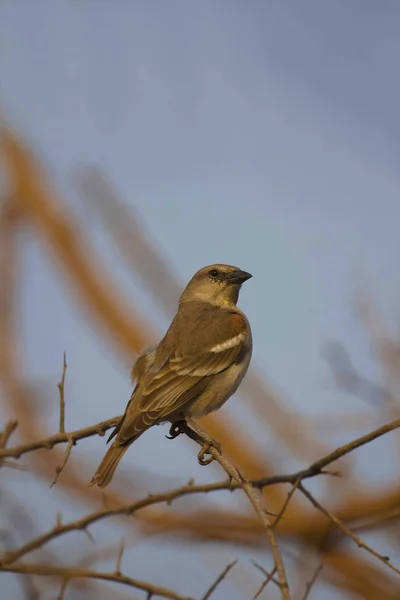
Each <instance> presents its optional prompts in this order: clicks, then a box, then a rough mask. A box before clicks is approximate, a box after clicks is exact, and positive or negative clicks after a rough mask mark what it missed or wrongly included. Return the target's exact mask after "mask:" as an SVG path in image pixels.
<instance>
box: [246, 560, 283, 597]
mask: <svg viewBox="0 0 400 600" xmlns="http://www.w3.org/2000/svg"><path fill="white" fill-rule="evenodd" d="M252 563H253V565H254V566H255V567H257V569H259V570H260V571H261V573H263V574H264V575H266V576H267V577H266V579H265V580H264V581H263V582H262V584H261V586H260V587H259V589H258V590H257V592H256V593H255V595H254V596H253V600H257V598H258V597H259V596H261V594H262V593H263V591H264V589H265V588H266V587H267V585H268V584H269V582H270V581H273V582H274V583H276V584H278V582H277V581H276V579H274V575H275V573H276V566H274V568H273V569H272V571H271V573H268V572H267V571H266V570H265V569H264V568H263V567H262V566H261V565H259V564H258V563H256V562H255V561H254V560H253V561H252ZM278 585H279V584H278Z"/></svg>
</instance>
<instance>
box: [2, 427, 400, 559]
mask: <svg viewBox="0 0 400 600" xmlns="http://www.w3.org/2000/svg"><path fill="white" fill-rule="evenodd" d="M113 421H114V423H115V422H118V418H115V419H114V420H113ZM104 426H106V428H107V429H108V428H109V427H111V426H113V425H110V421H105V422H103V423H99V424H98V425H94V426H93V427H87V428H86V429H81V430H78V431H76V432H74V433H71V434H69V435H70V436H71V438H72V439H81V438H80V437H79V436H83V437H88V436H89V435H95V434H96V433H97V434H98V433H99V431H102V430H105V429H104ZM399 426H400V420H399V419H397V420H396V421H393V422H392V423H389V424H388V425H385V426H384V427H381V428H380V429H377V430H375V431H372V432H371V433H369V434H367V435H365V436H362V437H360V438H358V440H354V441H353V442H350V444H346V445H345V446H342V447H341V448H338V449H337V450H335V451H334V452H332V453H330V454H328V455H327V456H326V457H324V458H322V459H320V460H319V461H317V462H315V463H313V464H312V465H311V466H310V467H308V469H304V470H302V471H298V472H297V473H291V474H288V475H275V476H272V477H264V478H261V479H255V480H252V481H251V482H250V484H251V485H252V486H253V488H259V489H262V488H264V487H267V486H270V485H274V484H279V483H292V484H293V485H295V483H296V481H298V480H299V479H300V481H303V480H304V479H307V478H310V477H314V476H316V475H318V474H319V473H324V471H323V467H326V466H327V465H329V464H330V463H331V462H333V461H335V460H337V459H338V458H340V457H341V456H343V455H345V454H347V453H349V452H351V451H353V450H355V449H356V448H358V447H359V446H362V445H364V444H366V443H367V442H368V440H369V441H371V440H373V439H376V438H377V437H379V436H380V435H384V434H385V433H387V432H388V431H392V430H393V429H395V428H396V427H399ZM59 435H61V434H56V436H53V439H54V437H57V436H59ZM62 435H63V436H66V435H67V434H62ZM50 439H52V438H48V440H50ZM63 441H64V440H63ZM55 443H59V442H55ZM39 444H40V442H39ZM39 447H42V446H39ZM17 448H18V451H20V450H19V449H20V448H22V447H21V446H20V447H17ZM1 452H2V451H1V450H0V457H1ZM215 452H217V451H215ZM235 474H236V471H235ZM229 477H230V479H229V480H227V481H226V480H225V481H220V482H217V483H209V484H204V485H194V484H193V483H192V481H190V482H189V483H188V484H187V485H184V486H182V487H180V488H177V489H175V490H172V491H169V492H165V493H161V494H153V495H150V496H147V497H146V498H142V499H141V500H138V501H136V502H132V503H130V504H124V505H122V506H118V507H115V506H113V507H107V506H106V507H104V508H103V509H101V510H99V511H97V512H93V513H91V514H89V515H87V516H86V517H83V518H81V519H78V520H76V521H71V522H70V523H67V524H65V525H61V523H57V524H56V526H55V527H53V529H51V530H49V531H48V532H46V533H44V534H43V535H41V536H39V537H37V538H35V539H33V540H31V541H30V542H27V543H26V544H25V545H24V546H21V547H20V548H19V549H17V550H13V551H10V552H7V553H6V554H4V555H3V557H2V558H1V559H0V567H1V564H11V563H13V562H15V561H16V560H18V559H19V558H20V557H21V556H24V555H25V554H28V553H29V552H32V551H33V550H36V549H37V548H40V547H41V546H43V545H44V544H46V543H48V542H49V541H50V540H52V539H54V538H55V537H58V536H60V535H64V534H66V533H69V532H71V531H79V530H80V531H85V532H86V533H87V534H88V535H89V532H88V529H87V528H88V527H89V526H90V525H91V524H93V523H95V522H97V521H99V520H101V519H104V518H108V517H112V516H115V515H123V514H126V515H132V514H134V513H135V512H136V511H138V510H141V509H142V508H145V507H147V506H152V505H154V504H160V503H162V502H166V503H167V504H168V505H170V504H171V503H172V502H173V501H174V500H176V499H177V498H180V497H183V496H188V495H191V494H199V493H209V492H215V491H221V490H232V491H233V490H236V489H240V488H241V487H242V485H241V484H239V483H238V482H237V481H235V480H232V479H233V477H231V475H230V474H229ZM298 487H299V484H298Z"/></svg>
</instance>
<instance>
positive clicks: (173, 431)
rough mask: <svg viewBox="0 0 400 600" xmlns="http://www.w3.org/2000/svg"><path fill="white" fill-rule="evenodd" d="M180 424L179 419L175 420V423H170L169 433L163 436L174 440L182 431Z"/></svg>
mask: <svg viewBox="0 0 400 600" xmlns="http://www.w3.org/2000/svg"><path fill="white" fill-rule="evenodd" d="M180 424H181V421H176V422H175V423H172V425H171V427H170V428H169V435H166V436H165V437H166V438H167V439H169V440H174V439H175V438H177V437H178V435H180V434H181V433H182V431H181V427H180Z"/></svg>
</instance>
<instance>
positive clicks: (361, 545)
mask: <svg viewBox="0 0 400 600" xmlns="http://www.w3.org/2000/svg"><path fill="white" fill-rule="evenodd" d="M298 487H299V490H300V491H301V492H302V493H303V494H304V496H305V497H306V498H308V500H309V501H310V502H311V504H313V506H315V508H317V509H318V510H319V511H320V512H322V514H324V515H325V516H326V517H328V519H329V520H330V521H332V523H334V524H335V525H337V527H339V529H341V530H342V531H343V532H344V533H345V534H346V535H347V536H348V537H349V538H351V539H352V540H353V542H355V543H356V544H357V546H358V547H359V548H363V549H364V550H366V551H367V552H369V553H370V554H372V556H375V558H377V559H379V560H380V561H381V562H383V564H385V565H386V566H387V567H389V569H392V571H394V572H395V573H397V574H398V575H400V569H398V568H397V567H395V566H394V565H392V563H391V562H390V558H389V557H388V556H384V555H383V554H379V552H376V550H374V549H373V548H371V546H368V544H366V543H365V542H363V541H362V540H361V539H360V538H359V537H358V536H356V535H355V534H354V533H353V532H352V531H351V530H350V529H349V528H348V527H347V526H346V525H345V524H344V523H342V521H341V520H340V519H338V517H336V516H335V515H334V514H333V513H331V512H330V511H329V510H328V509H327V508H325V507H324V506H322V504H320V503H319V502H318V500H316V499H315V498H314V496H313V495H312V494H311V493H310V492H309V491H308V490H306V489H305V487H304V486H303V485H302V484H301V483H299V486H298Z"/></svg>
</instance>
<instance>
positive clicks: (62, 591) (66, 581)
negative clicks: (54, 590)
mask: <svg viewBox="0 0 400 600" xmlns="http://www.w3.org/2000/svg"><path fill="white" fill-rule="evenodd" d="M69 581H70V578H69V577H65V578H64V579H63V582H62V584H61V589H60V593H59V594H58V596H57V600H63V599H64V594H65V590H66V589H67V586H68V584H69Z"/></svg>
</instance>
